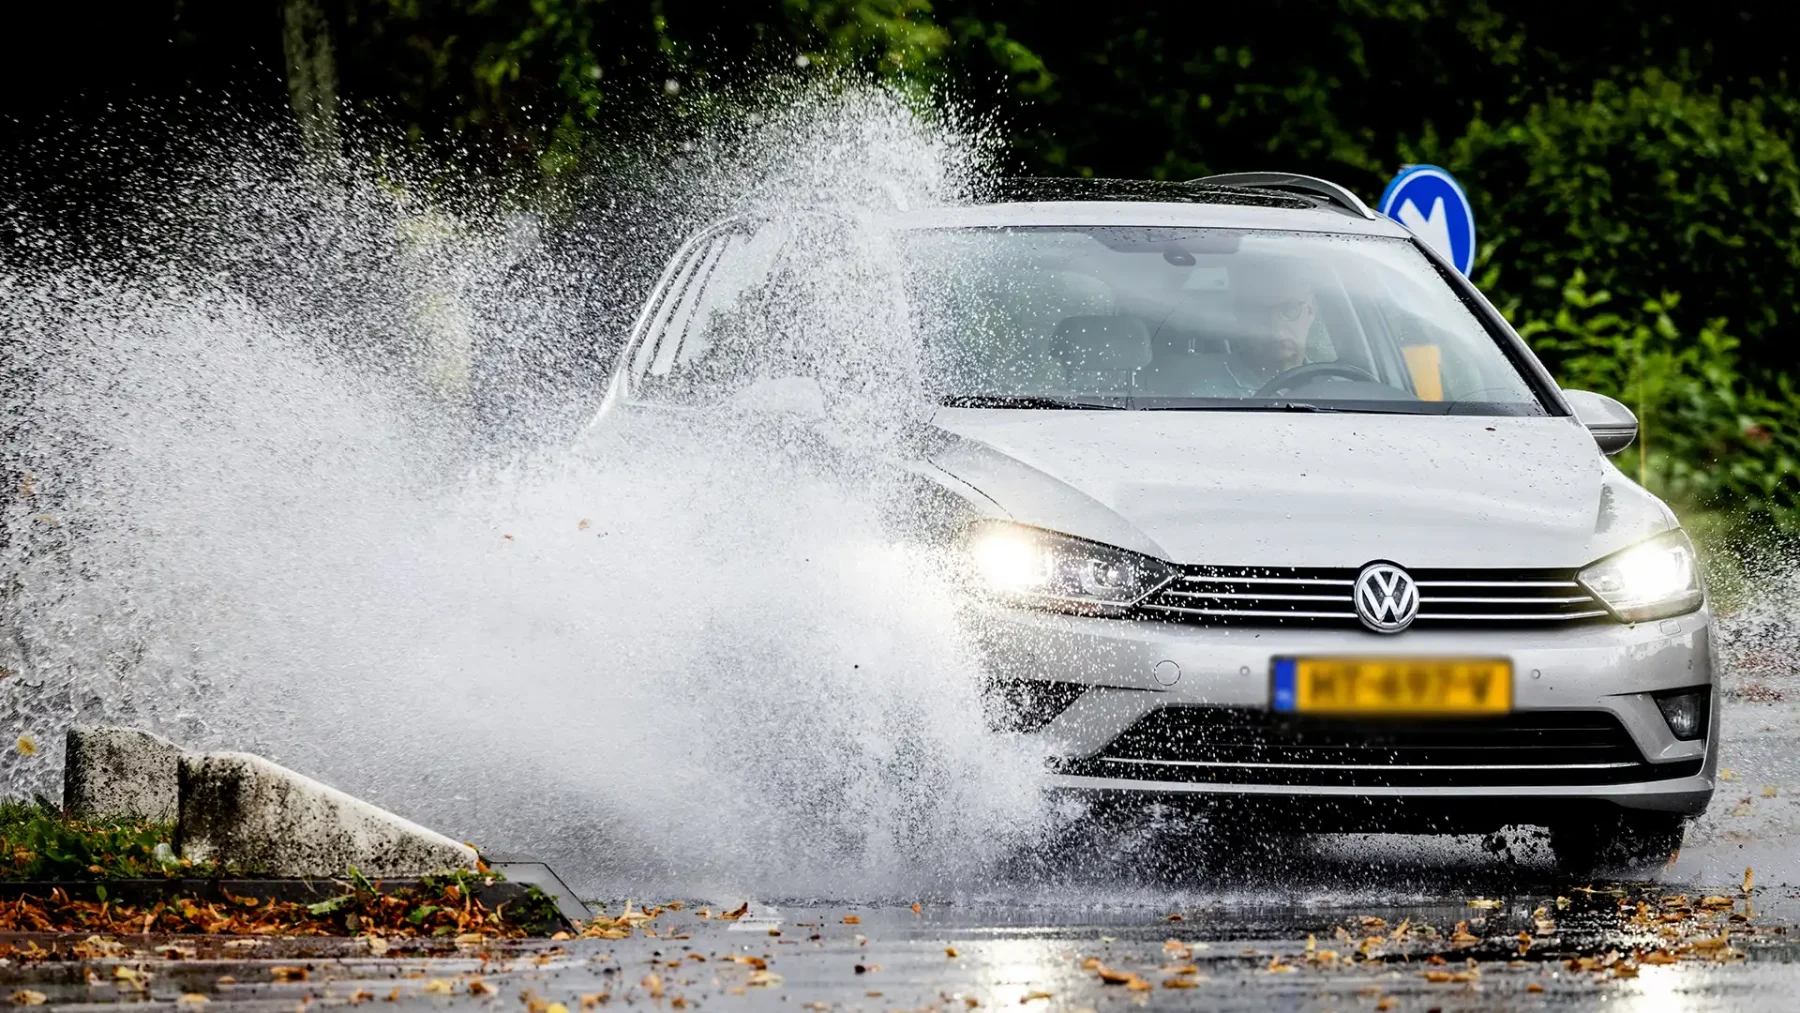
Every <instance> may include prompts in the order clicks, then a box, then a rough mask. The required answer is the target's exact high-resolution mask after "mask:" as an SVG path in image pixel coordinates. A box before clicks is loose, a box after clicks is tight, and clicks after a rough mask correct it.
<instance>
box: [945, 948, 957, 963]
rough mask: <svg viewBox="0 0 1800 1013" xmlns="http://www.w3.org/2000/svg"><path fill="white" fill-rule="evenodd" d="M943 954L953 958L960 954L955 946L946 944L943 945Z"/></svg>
mask: <svg viewBox="0 0 1800 1013" xmlns="http://www.w3.org/2000/svg"><path fill="white" fill-rule="evenodd" d="M944 956H946V957H949V958H951V959H953V960H954V959H955V958H957V957H959V956H961V954H959V953H957V952H956V947H954V946H946V947H944Z"/></svg>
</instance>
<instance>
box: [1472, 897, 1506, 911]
mask: <svg viewBox="0 0 1800 1013" xmlns="http://www.w3.org/2000/svg"><path fill="white" fill-rule="evenodd" d="M1469 906H1470V907H1473V908H1480V909H1481V910H1483V911H1497V910H1499V909H1500V902H1499V901H1497V900H1493V899H1491V898H1488V897H1477V898H1475V899H1474V900H1472V901H1470V902H1469Z"/></svg>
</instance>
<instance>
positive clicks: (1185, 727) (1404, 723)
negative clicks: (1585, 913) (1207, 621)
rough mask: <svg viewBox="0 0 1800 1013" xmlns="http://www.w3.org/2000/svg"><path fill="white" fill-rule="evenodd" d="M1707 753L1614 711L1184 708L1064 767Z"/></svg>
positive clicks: (1154, 769)
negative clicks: (1644, 742)
mask: <svg viewBox="0 0 1800 1013" xmlns="http://www.w3.org/2000/svg"><path fill="white" fill-rule="evenodd" d="M1700 763H1701V761H1700V760H1697V759H1696V760H1692V761H1682V762H1677V763H1663V764H1650V763H1646V762H1645V761H1644V758H1643V756H1642V754H1640V753H1639V752H1638V748H1637V745H1636V744H1635V743H1634V742H1633V741H1632V739H1631V736H1630V735H1629V734H1627V733H1626V731H1625V729H1624V727H1623V726H1621V725H1620V724H1619V721H1618V719H1617V718H1616V717H1614V716H1613V715H1612V714H1610V713H1608V712H1606V711H1520V712H1516V713H1512V714H1507V715H1501V716H1496V717H1485V718H1467V719H1440V720H1430V721H1419V720H1392V719H1382V720H1362V719H1340V718H1329V719H1328V718H1318V717H1302V716H1296V715H1289V714H1277V713H1274V712H1271V711H1266V710H1259V709H1249V708H1237V707H1203V706H1175V707H1164V708H1161V709H1159V710H1155V711H1152V712H1151V713H1149V714H1146V715H1145V716H1143V717H1142V718H1139V719H1138V720H1137V722H1135V723H1134V724H1132V725H1131V727H1129V728H1127V729H1126V730H1125V731H1124V732H1123V733H1121V734H1120V735H1119V736H1118V737H1117V738H1115V739H1113V741H1112V742H1111V743H1109V744H1108V745H1107V746H1106V747H1105V748H1104V749H1102V750H1101V751H1100V752H1099V754H1097V755H1095V756H1091V757H1086V758H1083V759H1078V760H1067V761H1063V762H1062V763H1061V764H1060V765H1059V766H1058V768H1057V769H1058V770H1059V772H1061V773H1065V774H1076V775H1081V776H1086V777H1107V778H1120V779H1125V780H1145V781H1185V782H1200V783H1213V784H1275V785H1306V786H1325V785H1347V786H1361V787H1509V786H1519V787H1526V786H1540V785H1583V784H1623V783H1630V782H1637V781H1653V780H1662V779H1665V778H1672V777H1686V776H1689V775H1692V774H1695V773H1698V772H1699V770H1700Z"/></svg>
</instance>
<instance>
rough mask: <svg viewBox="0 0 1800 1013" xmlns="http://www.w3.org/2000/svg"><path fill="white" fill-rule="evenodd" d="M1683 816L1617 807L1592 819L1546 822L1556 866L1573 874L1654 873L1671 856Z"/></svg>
mask: <svg viewBox="0 0 1800 1013" xmlns="http://www.w3.org/2000/svg"><path fill="white" fill-rule="evenodd" d="M1687 823H1688V821H1687V819H1686V817H1683V816H1675V815H1671V814H1668V813H1645V812H1619V813H1615V814H1612V815H1608V816H1602V817H1600V818H1599V819H1597V820H1595V821H1593V822H1579V823H1577V822H1569V823H1562V824H1557V825H1554V826H1552V827H1550V851H1551V853H1552V854H1554V855H1555V856H1556V866H1557V868H1558V869H1559V870H1560V871H1562V872H1564V873H1566V874H1569V875H1573V876H1594V875H1601V874H1614V875H1624V876H1635V875H1641V874H1644V873H1648V872H1654V871H1656V870H1657V869H1660V868H1662V867H1663V866H1664V865H1667V864H1668V863H1669V862H1670V861H1671V860H1673V859H1674V857H1675V854H1676V852H1678V851H1680V850H1681V841H1682V838H1683V836H1684V835H1686V833H1687Z"/></svg>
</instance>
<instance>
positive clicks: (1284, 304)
mask: <svg viewBox="0 0 1800 1013" xmlns="http://www.w3.org/2000/svg"><path fill="white" fill-rule="evenodd" d="M1263 309H1264V310H1266V311H1267V312H1268V314H1269V316H1270V317H1272V318H1274V319H1276V320H1279V321H1281V322H1283V323H1289V324H1291V323H1293V322H1295V321H1297V320H1299V319H1301V318H1302V317H1305V316H1308V315H1310V314H1311V313H1312V312H1313V301H1312V299H1311V297H1308V298H1304V299H1283V300H1282V301H1280V302H1277V303H1271V304H1269V305H1266V306H1264V307H1263Z"/></svg>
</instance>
